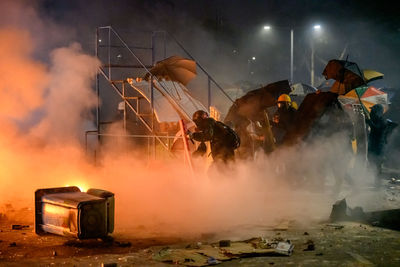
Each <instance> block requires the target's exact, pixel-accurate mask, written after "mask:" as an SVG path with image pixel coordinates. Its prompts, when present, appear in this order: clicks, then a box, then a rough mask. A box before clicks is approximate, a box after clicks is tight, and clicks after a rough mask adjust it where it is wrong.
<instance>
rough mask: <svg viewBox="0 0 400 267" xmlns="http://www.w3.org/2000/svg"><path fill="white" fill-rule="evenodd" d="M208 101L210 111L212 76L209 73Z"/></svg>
mask: <svg viewBox="0 0 400 267" xmlns="http://www.w3.org/2000/svg"><path fill="white" fill-rule="evenodd" d="M207 78H208V79H207V81H208V84H207V103H208V111H210V107H211V80H210V76H209V75H207Z"/></svg>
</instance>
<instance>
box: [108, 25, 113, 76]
mask: <svg viewBox="0 0 400 267" xmlns="http://www.w3.org/2000/svg"><path fill="white" fill-rule="evenodd" d="M108 79H109V80H112V79H111V27H109V28H108Z"/></svg>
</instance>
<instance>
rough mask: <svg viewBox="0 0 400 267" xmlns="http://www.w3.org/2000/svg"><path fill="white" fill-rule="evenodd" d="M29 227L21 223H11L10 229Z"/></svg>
mask: <svg viewBox="0 0 400 267" xmlns="http://www.w3.org/2000/svg"><path fill="white" fill-rule="evenodd" d="M27 228H29V225H22V224H13V225H12V226H11V229H12V230H23V229H27Z"/></svg>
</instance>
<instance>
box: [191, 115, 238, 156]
mask: <svg viewBox="0 0 400 267" xmlns="http://www.w3.org/2000/svg"><path fill="white" fill-rule="evenodd" d="M193 122H194V123H195V124H196V131H195V132H194V133H190V134H189V137H190V138H191V139H194V140H196V141H199V142H201V144H202V143H204V142H206V141H210V144H211V155H212V157H213V160H214V161H216V162H218V161H220V162H224V163H226V162H228V161H230V160H233V159H234V157H235V149H236V148H238V147H239V145H240V139H239V136H238V135H237V134H236V132H235V131H234V130H233V129H231V128H230V127H229V126H227V125H225V124H224V123H222V122H220V121H216V120H214V119H213V118H210V117H208V114H207V112H205V111H203V110H198V111H196V112H195V113H194V114H193Z"/></svg>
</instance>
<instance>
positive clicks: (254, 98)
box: [225, 80, 292, 124]
mask: <svg viewBox="0 0 400 267" xmlns="http://www.w3.org/2000/svg"><path fill="white" fill-rule="evenodd" d="M291 91H292V89H291V88H290V84H289V81H288V80H283V81H278V82H274V83H270V84H268V85H266V86H264V87H261V88H259V89H255V90H252V91H250V92H248V93H247V94H245V95H244V96H242V97H241V98H238V99H236V100H235V103H234V104H233V105H232V106H231V107H230V109H229V111H228V114H227V115H226V117H225V122H233V123H234V124H236V123H235V121H236V120H238V119H239V118H243V119H244V118H245V119H244V120H247V121H248V119H250V120H252V121H257V120H258V121H261V120H263V118H264V117H263V116H264V110H265V109H266V108H268V107H271V106H274V105H275V104H276V100H277V99H278V97H279V96H280V95H281V94H289V93H290V92H291Z"/></svg>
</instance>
